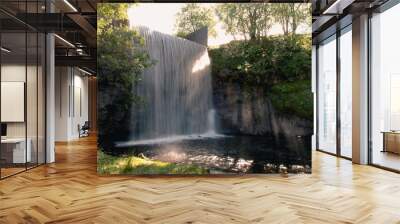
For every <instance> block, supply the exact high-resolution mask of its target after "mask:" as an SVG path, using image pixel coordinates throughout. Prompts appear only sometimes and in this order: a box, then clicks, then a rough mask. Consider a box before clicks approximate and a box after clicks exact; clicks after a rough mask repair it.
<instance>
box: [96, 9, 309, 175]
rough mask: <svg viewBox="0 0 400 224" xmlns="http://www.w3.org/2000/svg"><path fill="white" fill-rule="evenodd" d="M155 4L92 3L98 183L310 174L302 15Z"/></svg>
mask: <svg viewBox="0 0 400 224" xmlns="http://www.w3.org/2000/svg"><path fill="white" fill-rule="evenodd" d="M160 4H161V3H142V4H135V5H130V4H123V3H102V4H98V31H97V34H98V90H99V95H98V104H99V105H98V108H99V111H98V113H99V115H98V116H99V118H98V130H99V132H98V146H99V149H98V172H99V174H103V175H108V174H132V175H147V174H180V175H199V174H207V175H209V174H248V173H284V174H287V173H310V172H311V136H312V132H313V122H312V120H313V103H312V102H313V96H312V92H311V35H310V32H311V31H310V27H311V18H310V15H309V10H310V9H309V8H310V7H311V6H310V4H305V3H304V4H297V3H296V4H294V3H293V4H292V3H282V4H277V3H275V4H271V3H242V4H238V3H235V4H232V3H225V4H211V3H207V4H195V3H188V4H163V5H162V6H161V5H160ZM151 15H157V16H158V18H159V19H158V20H157V23H155V21H154V18H153V17H152V16H151Z"/></svg>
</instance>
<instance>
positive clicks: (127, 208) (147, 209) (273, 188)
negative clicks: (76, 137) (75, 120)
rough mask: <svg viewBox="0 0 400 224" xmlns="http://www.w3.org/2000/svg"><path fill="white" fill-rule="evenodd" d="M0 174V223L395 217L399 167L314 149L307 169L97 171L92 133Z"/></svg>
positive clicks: (399, 210)
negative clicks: (43, 160) (51, 156)
mask: <svg viewBox="0 0 400 224" xmlns="http://www.w3.org/2000/svg"><path fill="white" fill-rule="evenodd" d="M56 155H57V162H56V163H55V164H51V165H47V166H42V167H39V168H36V169H34V170H30V171H28V172H26V173H23V174H20V175H17V176H14V177H11V178H8V179H5V180H3V181H0V223H12V224H13V223H45V222H47V223H174V224H175V223H215V224H216V223H373V224H380V223H382V224H386V223H400V175H398V174H395V173H390V172H387V171H384V170H380V169H377V168H373V167H368V166H358V165H352V164H351V162H349V161H347V160H343V159H337V158H335V157H333V156H329V155H326V154H322V153H318V152H315V153H314V154H313V174H312V175H294V176H290V177H281V176H279V175H265V176H246V177H189V178H188V177H178V178H177V177H157V178H149V177H147V178H146V177H127V176H113V177H99V176H97V174H96V143H95V138H93V137H91V138H86V139H84V140H81V141H77V142H71V143H69V144H58V145H57V154H56Z"/></svg>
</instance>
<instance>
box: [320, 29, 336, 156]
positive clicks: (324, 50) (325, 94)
mask: <svg viewBox="0 0 400 224" xmlns="http://www.w3.org/2000/svg"><path fill="white" fill-rule="evenodd" d="M318 149H320V150H323V151H326V152H330V153H336V36H332V37H331V38H329V39H327V40H326V41H325V42H323V43H322V44H320V45H319V48H318Z"/></svg>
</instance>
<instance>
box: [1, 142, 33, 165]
mask: <svg viewBox="0 0 400 224" xmlns="http://www.w3.org/2000/svg"><path fill="white" fill-rule="evenodd" d="M26 142H27V143H28V145H27V146H28V147H26V152H25V144H26V143H25V138H6V139H1V157H2V159H5V160H6V163H25V162H31V159H32V153H31V145H32V141H31V139H29V138H28V139H27V140H26Z"/></svg>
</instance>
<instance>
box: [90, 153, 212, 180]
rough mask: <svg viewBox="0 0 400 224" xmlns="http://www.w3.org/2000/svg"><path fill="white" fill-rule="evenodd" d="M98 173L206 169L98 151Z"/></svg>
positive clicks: (196, 172) (202, 171) (174, 171)
mask: <svg viewBox="0 0 400 224" xmlns="http://www.w3.org/2000/svg"><path fill="white" fill-rule="evenodd" d="M97 158H98V159H97V170H98V173H99V174H136V175H145V174H192V175H193V174H208V169H205V168H202V167H200V166H197V165H192V164H176V163H168V162H161V161H157V160H151V159H148V158H140V157H136V156H124V157H123V156H118V157H116V156H111V155H107V154H105V153H103V152H102V151H100V150H99V151H98V153H97Z"/></svg>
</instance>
